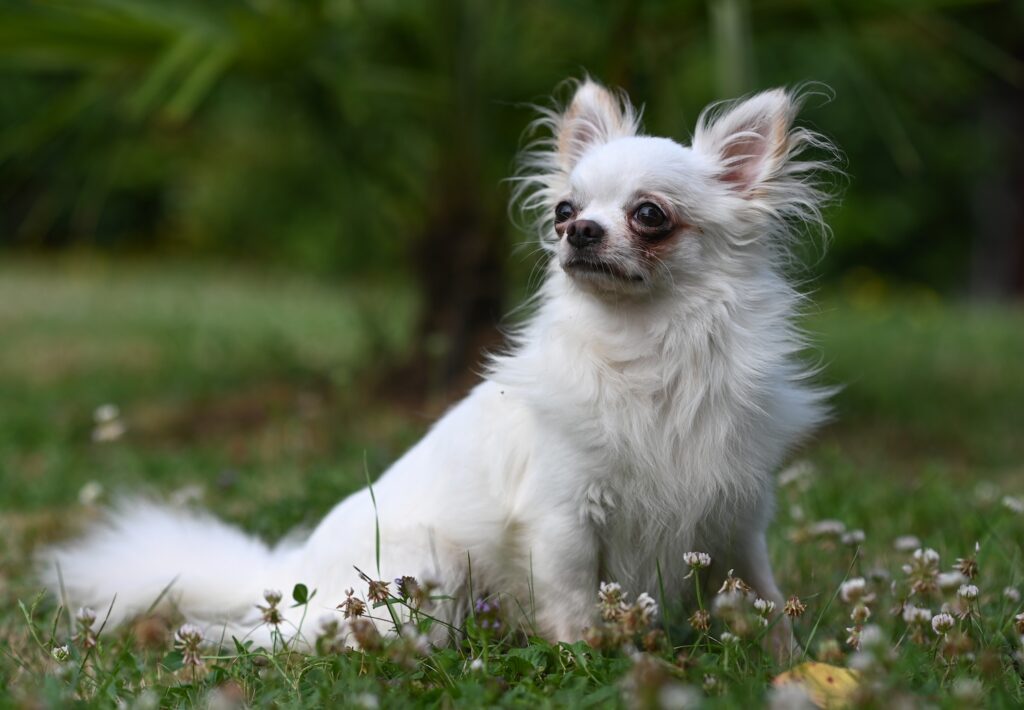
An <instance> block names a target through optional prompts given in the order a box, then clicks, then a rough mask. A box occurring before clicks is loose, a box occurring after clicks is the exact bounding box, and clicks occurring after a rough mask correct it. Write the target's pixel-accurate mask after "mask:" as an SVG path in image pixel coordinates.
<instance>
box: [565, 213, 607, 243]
mask: <svg viewBox="0 0 1024 710" xmlns="http://www.w3.org/2000/svg"><path fill="white" fill-rule="evenodd" d="M603 237H604V227H602V226H601V225H600V224H598V223H597V222H595V221H594V220H592V219H578V220H576V221H575V222H573V223H571V224H570V225H569V226H568V227H566V228H565V238H566V239H568V240H569V243H570V244H572V245H573V246H574V247H576V248H577V249H585V248H586V247H589V246H593V245H595V244H598V243H600V241H601V239H602V238H603Z"/></svg>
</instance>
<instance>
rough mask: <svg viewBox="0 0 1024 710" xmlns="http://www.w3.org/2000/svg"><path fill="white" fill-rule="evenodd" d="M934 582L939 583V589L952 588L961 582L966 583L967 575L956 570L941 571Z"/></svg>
mask: <svg viewBox="0 0 1024 710" xmlns="http://www.w3.org/2000/svg"><path fill="white" fill-rule="evenodd" d="M935 583H936V584H938V585H939V589H953V588H955V587H959V586H960V585H962V584H966V583H967V577H965V576H964V575H963V573H961V572H958V571H956V570H954V571H952V572H941V573H940V574H939V576H938V577H936V578H935Z"/></svg>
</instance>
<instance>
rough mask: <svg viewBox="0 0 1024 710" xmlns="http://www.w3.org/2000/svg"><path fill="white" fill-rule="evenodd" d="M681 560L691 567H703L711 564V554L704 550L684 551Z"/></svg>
mask: <svg viewBox="0 0 1024 710" xmlns="http://www.w3.org/2000/svg"><path fill="white" fill-rule="evenodd" d="M683 562H685V563H686V564H687V565H689V566H690V568H691V569H705V568H706V567H710V566H711V555H709V554H708V553H706V552H684V553H683Z"/></svg>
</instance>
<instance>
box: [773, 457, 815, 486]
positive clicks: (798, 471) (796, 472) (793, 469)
mask: <svg viewBox="0 0 1024 710" xmlns="http://www.w3.org/2000/svg"><path fill="white" fill-rule="evenodd" d="M813 477H814V466H813V464H811V462H810V461H795V462H793V464H792V465H791V466H790V467H789V468H787V469H785V470H784V471H782V472H781V473H779V486H780V487H781V488H788V487H789V486H795V487H796V488H797V489H798V490H801V491H805V490H807V488H808V487H809V486H810V483H811V478H813Z"/></svg>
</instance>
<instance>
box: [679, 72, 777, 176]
mask: <svg viewBox="0 0 1024 710" xmlns="http://www.w3.org/2000/svg"><path fill="white" fill-rule="evenodd" d="M796 110H797V104H796V102H795V101H794V100H793V98H792V97H791V96H790V95H789V94H788V93H786V92H785V91H784V90H782V89H772V90H771V91H765V92H762V93H760V94H755V95H754V96H752V97H751V98H749V99H746V100H745V101H741V102H738V103H736V104H733V105H732V106H729V107H728V108H726V109H725V110H722V109H721V108H717V107H712V108H710V109H708V110H706V111H705V112H704V113H703V114H702V115H701V117H700V120H699V121H698V123H697V131H696V133H695V134H694V138H693V147H694V149H695V150H697V151H699V152H701V153H704V154H705V155H707V156H708V157H710V158H711V159H712V160H713V161H715V162H716V163H717V164H718V166H719V169H720V172H719V174H718V177H719V179H720V180H722V181H723V182H725V183H727V184H728V185H730V186H731V187H732V188H734V189H735V190H736V191H737V192H739V193H741V194H743V195H744V196H754V195H756V194H758V191H759V190H758V189H759V188H760V187H761V186H763V185H764V184H765V183H767V182H769V181H771V180H772V178H774V177H776V176H778V175H779V174H780V172H782V171H783V170H784V168H785V164H786V161H787V160H788V159H789V156H790V154H791V145H790V127H791V126H792V125H793V118H794V117H795V115H796Z"/></svg>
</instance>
